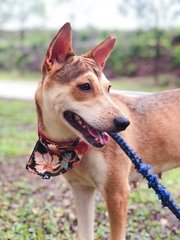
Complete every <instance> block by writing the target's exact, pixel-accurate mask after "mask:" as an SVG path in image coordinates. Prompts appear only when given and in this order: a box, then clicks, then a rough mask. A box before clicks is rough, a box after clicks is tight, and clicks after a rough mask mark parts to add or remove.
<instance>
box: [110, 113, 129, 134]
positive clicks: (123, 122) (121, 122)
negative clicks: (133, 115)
mask: <svg viewBox="0 0 180 240" xmlns="http://www.w3.org/2000/svg"><path fill="white" fill-rule="evenodd" d="M129 124H130V122H129V120H128V118H126V117H122V116H121V117H116V118H114V125H115V127H116V131H123V130H125V129H126V128H127V127H128V126H129Z"/></svg>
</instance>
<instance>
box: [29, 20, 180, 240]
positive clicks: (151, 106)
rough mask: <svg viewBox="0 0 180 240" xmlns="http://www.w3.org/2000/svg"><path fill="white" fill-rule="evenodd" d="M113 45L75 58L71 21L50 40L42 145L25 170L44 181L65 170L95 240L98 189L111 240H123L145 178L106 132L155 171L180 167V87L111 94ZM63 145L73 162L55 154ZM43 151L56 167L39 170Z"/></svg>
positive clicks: (87, 234) (41, 101)
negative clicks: (136, 186) (108, 69)
mask: <svg viewBox="0 0 180 240" xmlns="http://www.w3.org/2000/svg"><path fill="white" fill-rule="evenodd" d="M115 42H116V38H115V36H113V35H111V36H109V37H108V38H106V39H105V40H104V41H103V42H101V43H100V44H99V45H97V46H96V47H95V48H94V49H93V50H91V51H89V52H88V53H86V54H84V55H81V56H76V55H75V54H74V51H73V48H72V32H71V26H70V23H66V24H65V25H64V26H63V27H62V28H61V29H60V30H59V32H58V33H57V35H56V36H55V37H54V39H53V40H52V41H51V43H50V46H49V48H48V50H47V53H46V56H45V58H44V61H43V64H42V81H41V82H40V83H39V86H38V89H37V91H36V94H35V103H36V107H37V117H38V132H39V136H40V142H39V143H38V144H40V145H38V144H37V145H36V148H35V150H36V151H35V155H33V156H32V157H31V161H30V163H29V165H28V166H27V168H28V169H29V170H30V171H32V172H34V173H38V174H39V175H42V176H44V178H48V177H49V176H50V175H48V174H47V173H50V172H51V175H52V176H53V174H54V176H55V175H58V174H60V173H64V174H63V176H64V178H65V179H66V180H67V181H68V183H69V184H70V186H71V188H72V192H73V196H74V200H75V204H76V210H77V218H78V236H79V239H80V240H93V239H94V231H93V221H94V220H93V219H94V195H95V191H96V189H97V190H98V191H100V192H101V194H102V195H103V197H104V199H105V201H106V204H107V209H108V214H109V219H110V235H111V237H110V238H111V240H122V239H125V232H126V231H125V229H126V220H127V209H128V198H129V194H130V189H131V183H133V182H136V181H140V180H141V179H140V177H139V176H138V174H137V173H136V171H135V169H134V167H133V166H132V164H131V162H130V160H129V159H128V158H127V156H125V154H124V153H123V152H122V150H121V149H120V148H119V146H118V145H117V144H116V143H115V142H114V141H113V140H112V139H110V137H108V133H114V132H121V134H122V136H123V137H124V138H125V139H126V141H127V142H128V143H129V144H130V146H131V147H132V148H133V149H134V150H135V151H136V152H137V153H138V155H140V156H141V157H142V158H143V160H144V161H145V162H146V163H148V164H151V165H152V166H153V172H154V173H156V174H160V173H162V172H164V171H167V170H170V169H173V168H177V167H179V166H180V142H179V137H180V128H179V127H178V126H179V121H180V106H179V104H180V90H171V91H164V92H161V93H154V94H153V93H152V94H146V95H140V96H130V95H127V94H123V93H121V92H119V91H111V90H110V88H111V83H110V81H109V80H107V78H106V77H105V75H104V74H103V68H104V65H105V62H106V60H107V58H108V57H109V55H110V53H111V51H112V50H113V48H114V45H115ZM77 139H78V140H77ZM75 142H78V143H77V144H76V143H75ZM37 146H38V147H37ZM66 146H68V148H66ZM62 149H63V150H62ZM66 149H68V150H67V151H68V154H69V155H68V156H71V157H69V159H70V160H68V162H65V163H59V162H60V161H61V162H64V161H65V160H64V159H67V158H68V157H67V155H65V156H66V157H65V158H64V157H62V156H61V159H60V157H59V156H58V155H61V153H62V151H66ZM77 149H78V150H77ZM38 151H39V152H38ZM38 154H39V155H38ZM42 154H44V155H43V156H46V158H48V159H49V157H51V160H50V162H51V163H53V161H54V166H55V167H52V166H49V165H50V164H49V165H48V160H47V161H46V166H45V165H43V169H44V170H42V169H41V170H42V171H41V170H38V169H39V168H40V164H41V163H38V164H37V165H38V167H39V168H38V167H37V166H36V165H35V161H36V158H37V159H41V158H40V156H41V155H42ZM48 154H49V155H48ZM63 154H65V153H64V152H63ZM44 159H45V158H44ZM62 159H63V160H62ZM33 161H34V162H33ZM39 161H40V162H42V159H41V160H39ZM58 164H59V165H58ZM62 164H64V165H63V167H62ZM68 164H69V165H68ZM30 168H31V169H30ZM45 170H46V171H45ZM68 170H69V171H68ZM44 173H46V174H44ZM43 174H44V175H43Z"/></svg>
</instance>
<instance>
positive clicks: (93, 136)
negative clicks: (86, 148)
mask: <svg viewBox="0 0 180 240" xmlns="http://www.w3.org/2000/svg"><path fill="white" fill-rule="evenodd" d="M64 118H65V119H66V121H67V122H68V123H70V124H71V126H73V127H74V128H75V129H76V130H78V131H79V132H81V134H83V137H84V138H85V139H86V140H87V141H88V142H89V143H90V144H91V145H93V146H95V147H103V146H104V145H105V144H107V143H108V139H109V137H108V134H107V133H106V132H101V131H98V130H97V129H95V128H93V127H91V126H90V125H89V124H88V123H87V122H85V121H84V120H83V119H82V118H81V117H80V116H79V115H78V114H76V113H74V112H71V111H65V112H64Z"/></svg>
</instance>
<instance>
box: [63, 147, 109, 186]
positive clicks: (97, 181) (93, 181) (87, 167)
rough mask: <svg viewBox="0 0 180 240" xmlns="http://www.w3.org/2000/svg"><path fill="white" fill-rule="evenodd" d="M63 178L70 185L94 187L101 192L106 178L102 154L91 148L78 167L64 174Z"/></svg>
mask: <svg viewBox="0 0 180 240" xmlns="http://www.w3.org/2000/svg"><path fill="white" fill-rule="evenodd" d="M64 177H65V178H66V180H67V181H68V182H69V183H70V184H80V185H87V186H94V187H97V188H98V189H99V190H103V188H104V185H105V183H106V178H107V163H106V161H105V159H104V156H103V152H101V151H99V150H98V149H95V148H91V149H90V151H89V153H88V154H87V156H85V157H84V158H83V159H82V160H81V163H80V165H79V166H78V167H76V168H74V169H72V170H70V171H69V172H67V173H66V174H64Z"/></svg>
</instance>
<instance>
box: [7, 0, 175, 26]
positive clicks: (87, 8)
mask: <svg viewBox="0 0 180 240" xmlns="http://www.w3.org/2000/svg"><path fill="white" fill-rule="evenodd" d="M37 1H38V0H37ZM43 1H44V3H45V8H46V20H42V19H41V20H40V21H39V20H38V18H33V17H30V19H29V21H28V22H27V23H26V26H27V27H37V26H41V27H44V28H52V29H57V28H59V27H60V26H62V25H63V24H64V23H65V22H71V25H72V27H73V29H81V28H87V27H89V26H91V27H95V28H99V29H120V30H134V29H136V28H138V27H139V22H138V20H137V18H135V16H134V14H133V11H129V12H128V14H127V15H124V16H123V15H122V14H119V9H118V6H119V4H120V3H121V2H122V0H43ZM147 1H150V0H147ZM152 1H155V2H156V3H157V7H158V8H159V9H161V6H162V3H163V2H166V1H168V0H152ZM60 3H61V4H60ZM179 7H180V0H179ZM166 22H167V21H166V19H165V18H162V22H161V25H162V26H165V24H166ZM147 24H148V23H147ZM149 24H151V22H150V21H149ZM170 24H171V26H176V27H177V26H179V27H180V18H179V19H176V21H172V22H171V23H170ZM5 27H6V28H8V29H17V28H18V24H17V23H16V22H15V21H13V22H9V23H8V24H6V25H5Z"/></svg>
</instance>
